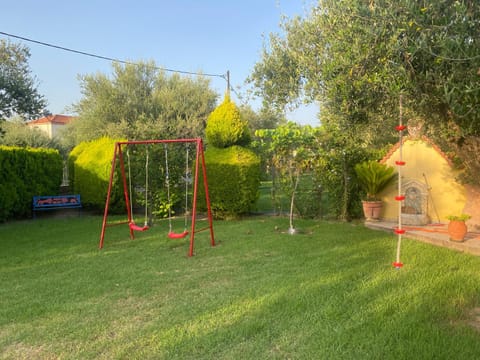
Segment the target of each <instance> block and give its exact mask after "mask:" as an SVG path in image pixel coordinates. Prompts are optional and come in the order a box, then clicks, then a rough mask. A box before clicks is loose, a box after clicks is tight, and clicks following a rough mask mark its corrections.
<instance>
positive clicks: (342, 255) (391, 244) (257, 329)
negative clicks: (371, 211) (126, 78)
mask: <svg viewBox="0 0 480 360" xmlns="http://www.w3.org/2000/svg"><path fill="white" fill-rule="evenodd" d="M178 225H179V227H181V224H178ZM100 226H101V217H93V216H82V217H75V218H66V219H62V218H60V219H59V218H42V219H37V220H35V221H21V222H12V223H7V224H3V225H1V226H0V249H1V251H0V284H1V286H0V358H2V359H412V358H415V359H453V358H457V359H478V358H480V334H479V332H478V331H477V330H476V329H475V327H474V326H472V324H471V321H472V319H471V313H472V311H473V310H474V309H477V307H478V306H479V288H480V285H479V284H480V259H479V258H477V257H474V256H470V255H466V254H461V253H457V252H454V251H451V250H448V249H443V248H437V247H433V246H431V245H427V244H423V243H420V242H416V241H413V240H412V241H411V240H408V239H405V240H404V242H403V248H402V254H403V255H402V260H403V262H404V263H405V266H404V268H402V269H401V270H395V269H393V268H392V266H391V262H392V261H393V260H394V255H395V242H396V239H395V237H394V236H393V235H391V234H387V233H383V232H376V231H373V230H369V229H366V228H364V227H363V226H361V225H354V224H341V223H328V222H318V221H307V220H297V221H296V226H297V227H298V228H300V229H302V230H303V234H301V235H295V236H292V235H288V234H286V233H285V231H284V230H286V229H287V228H288V220H287V219H285V218H280V217H261V216H259V217H254V218H249V219H244V220H242V221H224V222H222V221H217V222H215V223H214V227H215V235H216V240H217V243H218V244H217V246H215V247H210V246H209V239H208V232H202V233H199V234H197V235H196V244H195V256H194V257H192V258H188V257H187V256H186V254H187V251H188V240H187V239H184V240H181V241H173V240H169V239H167V237H166V233H167V229H166V226H167V225H166V224H165V223H163V224H160V225H158V226H154V227H152V228H151V229H150V230H149V231H147V232H143V233H139V234H138V235H137V239H136V240H135V241H131V240H129V238H128V231H127V230H126V229H125V227H122V226H117V227H111V228H108V229H107V235H106V238H105V248H104V249H103V250H101V251H100V250H98V249H97V245H98V239H99V234H100Z"/></svg>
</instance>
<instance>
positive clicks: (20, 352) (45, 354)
mask: <svg viewBox="0 0 480 360" xmlns="http://www.w3.org/2000/svg"><path fill="white" fill-rule="evenodd" d="M0 356H2V358H5V359H25V360H27V359H28V360H40V359H41V360H54V359H58V357H57V356H55V355H54V354H52V353H51V352H50V351H48V350H47V348H46V347H45V346H43V345H41V346H32V345H26V344H23V343H17V344H14V345H10V346H8V347H7V348H5V349H4V351H3V352H2V353H0Z"/></svg>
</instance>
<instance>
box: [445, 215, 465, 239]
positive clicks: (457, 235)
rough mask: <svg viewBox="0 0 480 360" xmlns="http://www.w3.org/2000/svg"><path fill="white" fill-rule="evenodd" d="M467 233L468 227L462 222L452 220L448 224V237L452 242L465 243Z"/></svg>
mask: <svg viewBox="0 0 480 360" xmlns="http://www.w3.org/2000/svg"><path fill="white" fill-rule="evenodd" d="M466 233H467V225H466V224H465V221H462V220H451V221H450V222H449V223H448V235H449V236H450V240H452V241H463V239H464V238H465V235H466Z"/></svg>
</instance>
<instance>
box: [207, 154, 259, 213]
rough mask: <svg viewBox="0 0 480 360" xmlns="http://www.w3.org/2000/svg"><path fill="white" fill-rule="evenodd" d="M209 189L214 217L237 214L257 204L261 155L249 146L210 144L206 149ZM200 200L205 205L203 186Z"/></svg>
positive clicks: (252, 208) (248, 210) (245, 211)
mask: <svg viewBox="0 0 480 360" xmlns="http://www.w3.org/2000/svg"><path fill="white" fill-rule="evenodd" d="M205 163H206V166H207V176H208V190H209V195H210V202H211V207H212V212H213V214H214V216H215V218H235V217H237V216H239V215H243V214H248V213H249V212H251V211H252V210H254V208H255V204H256V202H257V199H258V196H259V187H260V158H259V157H258V156H257V155H256V154H255V153H254V152H253V151H251V150H250V149H246V148H243V147H241V146H231V147H229V148H225V149H219V148H215V147H211V146H209V147H208V148H207V151H206V152H205ZM201 189H202V191H201V192H200V195H199V200H200V201H201V203H202V206H204V202H203V199H204V198H205V194H204V191H203V187H201Z"/></svg>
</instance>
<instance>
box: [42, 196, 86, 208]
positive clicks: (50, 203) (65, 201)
mask: <svg viewBox="0 0 480 360" xmlns="http://www.w3.org/2000/svg"><path fill="white" fill-rule="evenodd" d="M61 207H69V208H75V207H82V202H81V201H80V195H79V194H76V195H58V196H44V195H42V196H34V197H33V209H34V210H36V209H47V208H61Z"/></svg>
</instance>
